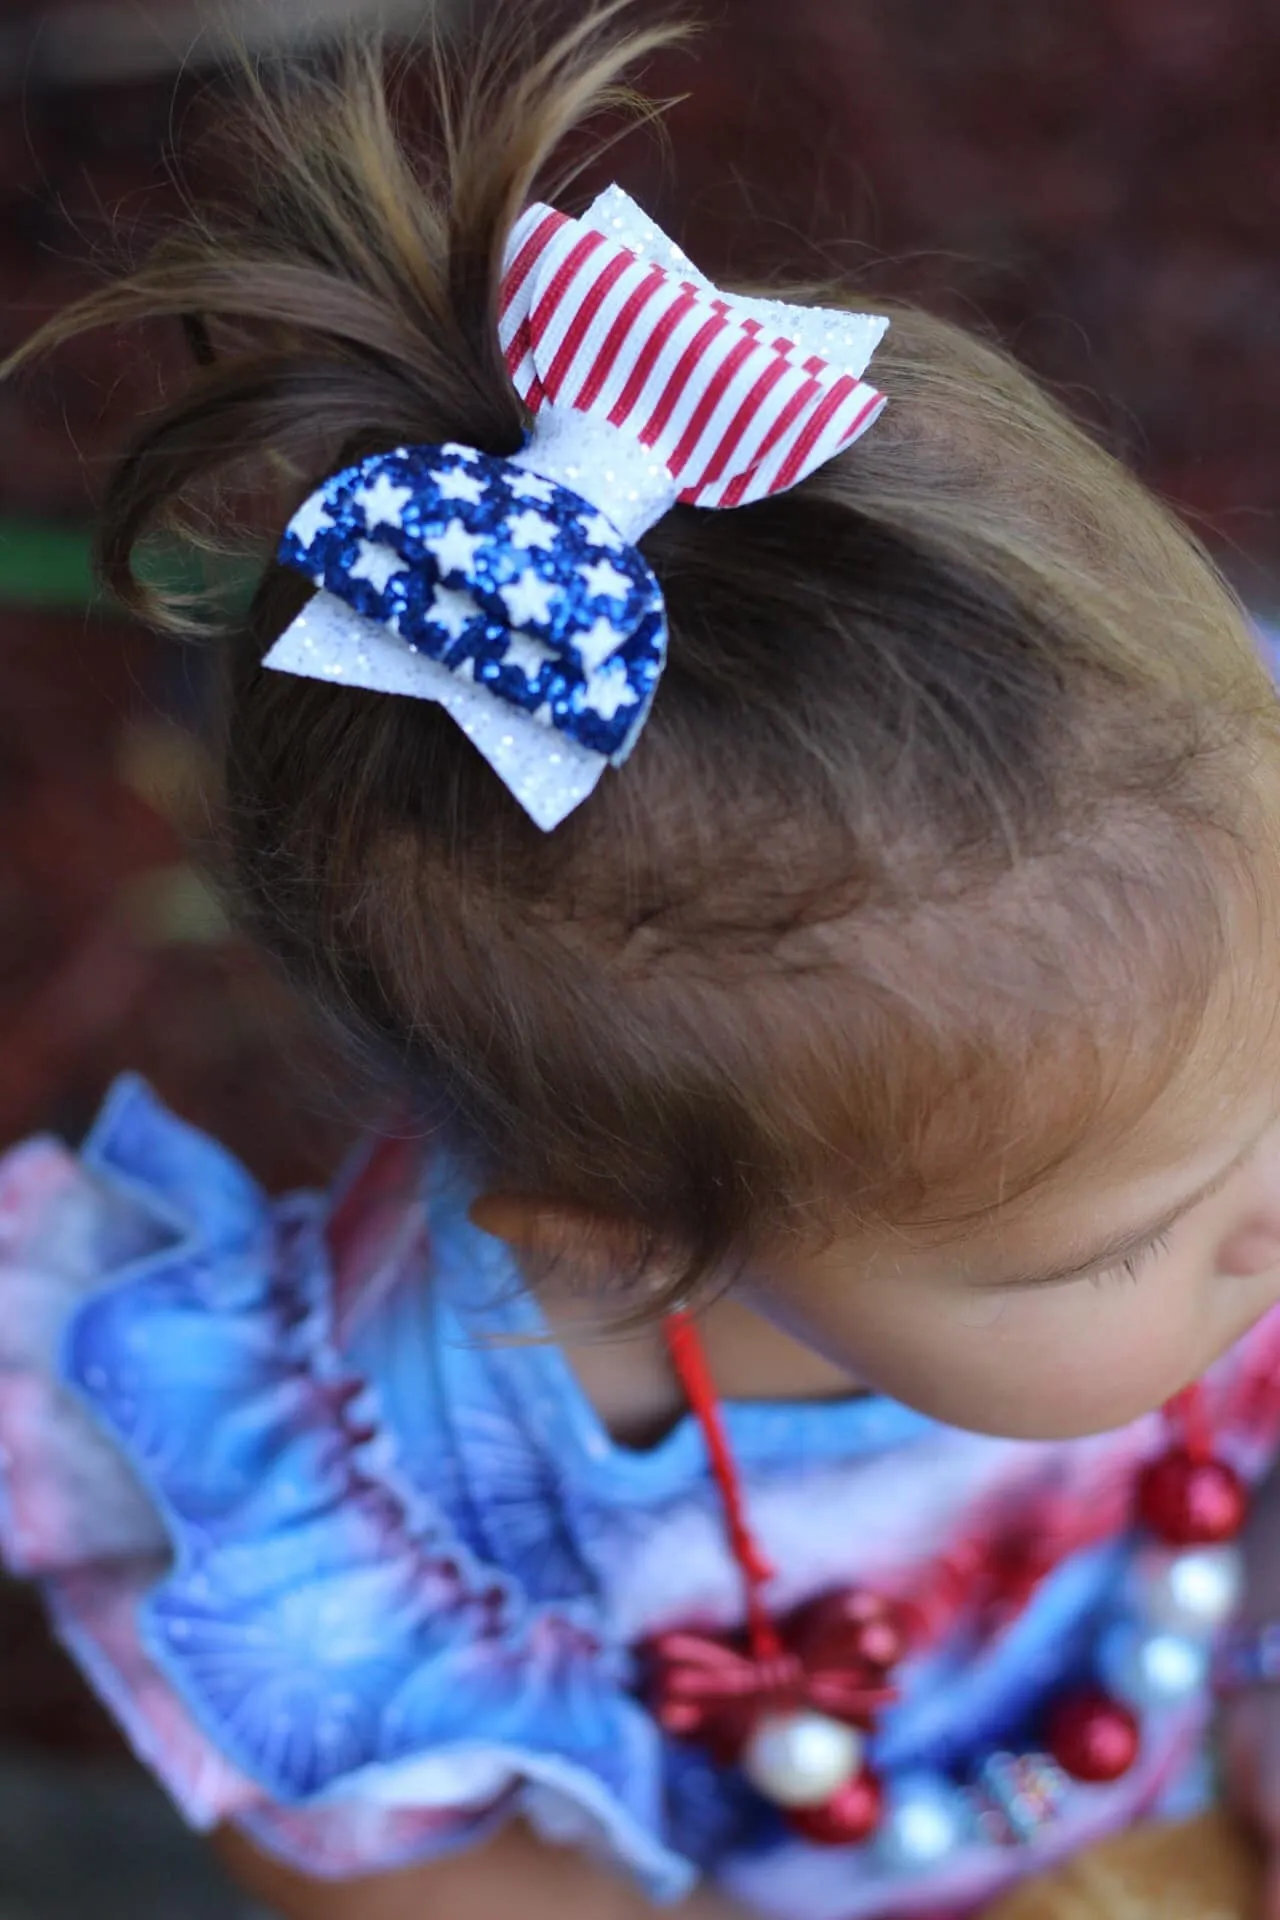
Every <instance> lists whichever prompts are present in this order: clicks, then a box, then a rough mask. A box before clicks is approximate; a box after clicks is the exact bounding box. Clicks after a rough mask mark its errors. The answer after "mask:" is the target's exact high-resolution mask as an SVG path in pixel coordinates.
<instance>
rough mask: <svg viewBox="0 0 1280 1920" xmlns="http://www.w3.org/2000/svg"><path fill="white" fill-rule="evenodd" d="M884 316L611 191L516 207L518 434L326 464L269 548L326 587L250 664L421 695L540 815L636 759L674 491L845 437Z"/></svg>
mask: <svg viewBox="0 0 1280 1920" xmlns="http://www.w3.org/2000/svg"><path fill="white" fill-rule="evenodd" d="M887 325H888V322H887V321H886V320H882V319H877V318H875V317H873V316H871V315H869V314H859V313H844V312H840V311H835V310H828V309H824V308H819V307H798V306H788V305H785V304H783V303H782V302H781V301H774V300H758V299H748V298H741V297H739V296H737V295H732V294H722V293H720V292H718V291H717V290H716V288H715V287H714V286H712V284H711V283H710V281H708V280H707V279H706V278H705V277H704V276H703V275H702V274H700V273H699V272H698V271H697V269H696V268H695V267H694V266H692V264H691V263H690V262H689V261H688V260H687V259H686V258H685V256H684V254H683V253H681V252H680V250H679V248H678V247H676V246H675V245H674V244H673V243H672V242H671V241H670V240H668V239H667V237H666V236H665V234H663V233H662V232H661V231H660V230H659V229H658V228H657V227H656V226H654V224H653V223H652V221H650V220H649V219H648V218H647V217H646V216H645V214H644V213H642V212H641V210H640V208H639V207H637V206H636V205H635V203H634V202H633V201H632V200H630V199H629V198H628V197H627V195H626V194H625V193H623V192H622V191H621V190H620V189H619V188H617V187H610V188H608V189H607V191H606V192H604V193H602V194H601V195H600V196H599V198H598V199H597V200H595V201H594V202H593V204H592V205H591V207H590V208H589V209H588V211H587V213H586V214H585V215H584V217H583V218H582V219H581V220H572V219H569V218H567V217H566V216H565V215H564V214H561V213H557V212H555V211H554V209H552V208H550V207H545V206H532V207H530V208H528V210H527V211H526V212H525V213H524V215H523V216H522V217H521V219H520V220H519V222H518V223H517V225H516V227H515V229H514V231H513V233H512V235H511V239H510V243H509V245H508V248H507V254H506V261H505V267H504V274H503V281H502V290H501V319H500V337H501V343H502V347H503V351H504V353H505V355H506V361H507V366H508V368H509V370H510V373H511V378H512V380H513V382H514V384H515V387H516V391H517V392H518V394H519V395H520V398H521V400H522V401H523V402H524V404H525V405H526V407H527V408H528V409H529V412H530V413H531V414H532V416H533V425H532V429H531V432H530V435H529V439H528V443H527V444H526V446H525V447H524V448H523V449H522V450H521V451H520V452H519V453H517V454H514V455H512V456H511V457H510V458H509V459H499V458H496V457H495V456H493V455H491V454H484V453H479V452H477V451H476V449H475V448H473V447H463V446H455V445H444V446H414V447H397V448H395V449H394V451H392V452H390V453H381V454H375V455H373V456H372V457H371V458H369V459H367V460H362V461H361V462H360V463H359V464H358V465H357V466H353V467H348V468H347V469H345V470H344V471H343V472H341V473H338V474H335V475H334V476H333V477H332V478H331V479H329V480H327V481H326V482H325V484H324V485H323V486H322V487H321V488H319V490H318V491H317V492H315V493H313V494H312V495H311V496H310V498H309V499H307V500H306V501H304V503H303V505H302V506H301V507H300V508H299V509H298V511H297V513H295V514H294V516H293V518H292V520H291V521H290V522H289V525H288V527H287V529H286V531H285V534H284V537H283V540H282V541H281V544H280V559H281V560H282V561H283V562H284V563H285V564H286V565H288V566H291V567H294V568H296V569H298V570H299V571H300V572H302V573H304V574H305V575H306V576H307V577H308V579H310V580H312V581H314V582H315V584H316V586H317V587H318V588H319V591H318V592H317V593H316V594H315V595H313V597H312V599H311V600H310V601H309V602H308V604H307V606H306V607H305V608H304V609H303V611H302V613H301V614H300V615H299V616H298V618H297V619H296V620H294V622H293V623H292V625H291V626H289V627H288V628H286V630H285V631H284V633H282V634H281V636H280V638H279V639H278V640H277V641H276V643H275V645H274V646H273V647H272V648H271V650H270V652H269V653H268V654H267V655H266V659H265V663H264V664H265V665H267V666H269V667H273V668H275V669H277V670H278V671H280V672H282V673H293V674H300V675H302V676H304V677H305V678H308V679H315V680H326V681H330V682H334V683H337V684H342V685H346V686H354V687H365V688H369V689H372V690H373V691H374V692H379V693H398V694H404V695H407V696H409V697H410V698H413V699H419V700H431V701H435V702H436V703H437V704H439V705H440V706H442V707H444V708H445V709H446V710H447V711H448V712H449V713H450V714H451V715H452V716H453V718H454V719H455V720H456V721H457V722H458V724H459V725H460V726H461V727H462V729H463V731H464V732H465V733H466V734H467V735H468V737H469V738H470V739H471V740H472V741H473V742H474V744H475V745H476V747H477V748H478V749H479V751H480V752H481V753H482V754H483V755H484V756H485V758H486V759H487V760H488V762H489V764H490V765H491V766H492V767H493V769H494V771H495V772H496V773H497V774H498V775H499V777H500V778H501V779H502V780H503V781H504V783H505V784H506V786H507V787H508V788H509V789H510V791H511V792H512V793H513V794H514V795H515V797H516V799H517V800H518V801H519V802H520V804H521V805H522V806H523V807H524V809H525V811H526V812H527V813H528V814H529V815H530V817H531V818H532V819H533V820H534V821H536V823H537V824H538V826H539V827H541V828H543V829H544V831H546V830H550V829H551V828H552V827H555V826H557V825H558V824H559V823H560V821H562V820H563V819H564V818H565V817H566V816H567V815H568V814H569V813H571V812H572V811H573V809H574V808H575V807H577V806H578V805H580V803H581V802H582V801H583V800H585V799H586V797H587V795H588V794H589V793H590V792H591V791H592V790H593V788H594V787H595V785H596V783H597V781H598V780H599V778H600V776H601V774H602V772H603V771H604V769H605V767H606V766H620V765H621V763H622V762H623V761H624V760H625V759H626V757H627V755H628V754H629V753H630V751H631V749H632V747H633V746H634V745H635V743H636V740H637V738H638V737H639V734H640V732H641V729H642V728H643V726H644V723H645V719H646V717H647V715H648V712H649V708H650V706H651V705H652V702H653V696H654V693H655V691H656V688H657V684H658V680H659V678H660V677H661V674H662V669H663V666H664V663H665V660H666V653H667V627H666V617H665V612H664V608H663V600H662V590H661V588H660V587H659V585H658V582H657V580H656V579H655V577H654V574H653V571H652V569H651V568H650V567H649V565H648V563H647V561H646V560H645V559H644V557H643V555H642V554H641V553H640V551H639V548H638V546H637V545H636V542H637V541H638V540H639V539H640V538H641V536H642V535H643V534H644V533H645V532H647V530H648V529H649V528H650V527H652V526H654V525H655V524H656V523H657V522H658V521H659V520H660V519H661V518H662V516H663V515H664V514H665V513H667V512H668V511H669V510H670V508H671V507H672V506H674V505H675V503H676V502H677V501H682V502H684V503H685V504H686V505H690V506H697V507H737V506H745V505H747V504H749V503H750V502H752V501H756V500H763V499H765V498H766V497H767V496H768V495H770V494H774V493H781V492H783V491H785V490H786V489H787V488H788V487H791V486H794V485H795V483H796V482H797V481H799V480H802V479H803V478H804V477H805V475H806V474H809V473H812V472H813V471H814V469H815V468H817V467H819V466H821V465H822V464H823V463H824V462H825V461H827V460H830V459H831V458H832V457H833V455H835V454H837V453H839V452H840V451H841V450H842V449H843V448H845V447H847V446H849V445H850V444H851V443H852V442H853V441H854V440H856V439H857V438H858V436H859V434H861V433H863V432H864V431H865V430H866V428H867V427H869V426H870V425H871V423H872V421H873V420H874V419H875V418H876V416H877V415H878V414H879V412H880V410H881V408H882V407H883V405H884V400H883V398H882V396H881V395H880V394H878V393H877V392H876V391H875V390H874V389H873V388H871V387H869V386H866V385H864V384H863V382H862V375H863V373H864V371H865V369H866V366H867V363H868V361H869V360H870V358H871V355H872V353H873V352H874V351H875V348H876V347H877V345H878V344H879V342H880V340H881V338H882V337H883V335H884V332H885V329H886V327H887Z"/></svg>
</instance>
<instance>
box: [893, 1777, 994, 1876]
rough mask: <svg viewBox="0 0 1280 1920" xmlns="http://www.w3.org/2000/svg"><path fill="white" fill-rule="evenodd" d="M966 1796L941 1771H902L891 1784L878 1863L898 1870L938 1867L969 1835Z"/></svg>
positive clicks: (970, 1814) (970, 1821)
mask: <svg viewBox="0 0 1280 1920" xmlns="http://www.w3.org/2000/svg"><path fill="white" fill-rule="evenodd" d="M972 1830H973V1810H972V1808H971V1806H970V1804H969V1801H968V1799H967V1797H966V1796H965V1794H964V1793H963V1792H962V1791H961V1789H960V1788H959V1787H956V1786H953V1785H952V1783H951V1782H950V1781H949V1780H945V1779H943V1778H942V1777H941V1775H939V1774H932V1773H917V1774H904V1775H901V1776H899V1778H898V1779H897V1780H896V1781H894V1782H893V1784H892V1786H891V1787H890V1789H889V1797H888V1801H887V1804H886V1806H885V1810H884V1816H883V1818H882V1820H881V1823H880V1831H879V1833H878V1834H877V1836H876V1855H877V1858H878V1859H879V1861H880V1864H881V1865H882V1866H884V1867H885V1868H887V1869H888V1870H890V1871H892V1872H895V1873H902V1874H907V1873H920V1872H922V1871H924V1870H925V1869H927V1868H929V1867H935V1866H937V1865H938V1864H939V1863H940V1862H941V1861H943V1860H945V1859H946V1857H947V1855H948V1854H951V1853H954V1852H955V1851H956V1849H957V1848H958V1847H961V1846H963V1845H964V1842H965V1841H966V1840H967V1839H968V1838H969V1837H970V1836H971V1833H972Z"/></svg>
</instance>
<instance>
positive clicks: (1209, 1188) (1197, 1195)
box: [978, 1139, 1258, 1293]
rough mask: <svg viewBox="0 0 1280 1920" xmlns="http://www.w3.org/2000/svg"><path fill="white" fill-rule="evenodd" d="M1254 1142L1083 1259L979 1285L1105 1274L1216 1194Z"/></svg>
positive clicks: (1009, 1288) (1056, 1283)
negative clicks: (1151, 1215)
mask: <svg viewBox="0 0 1280 1920" xmlns="http://www.w3.org/2000/svg"><path fill="white" fill-rule="evenodd" d="M1257 1144H1258V1143H1257V1140H1256V1139H1255V1140H1250V1141H1249V1143H1248V1145H1247V1146H1246V1147H1244V1148H1243V1149H1242V1150H1241V1151H1240V1152H1239V1153H1238V1154H1237V1155H1236V1156H1235V1158H1234V1160H1232V1161H1230V1162H1229V1163H1228V1164H1227V1165H1226V1166H1225V1167H1223V1168H1221V1169H1220V1170H1219V1171H1218V1172H1217V1173H1215V1174H1213V1175H1212V1176H1211V1178H1210V1179H1208V1180H1206V1181H1205V1182H1204V1184H1203V1185H1202V1186H1199V1187H1197V1188H1196V1190H1195V1192H1194V1193H1189V1194H1187V1196H1186V1198H1185V1199H1183V1200H1179V1202H1178V1204H1177V1205H1176V1206H1175V1207H1171V1208H1170V1209H1169V1211H1168V1212H1167V1213H1164V1214H1162V1215H1161V1216H1160V1218H1159V1219H1158V1220H1149V1221H1147V1222H1146V1223H1145V1225H1143V1226H1141V1227H1136V1228H1133V1229H1131V1230H1130V1231H1127V1232H1125V1233H1120V1234H1115V1235H1113V1236H1112V1238H1111V1239H1110V1240H1105V1241H1103V1243H1102V1245H1101V1246H1098V1247H1095V1248H1094V1249H1093V1252H1092V1253H1090V1254H1087V1255H1085V1256H1084V1258H1083V1259H1079V1260H1072V1261H1070V1262H1069V1263H1068V1264H1066V1265H1064V1266H1061V1267H1051V1268H1049V1269H1048V1270H1047V1271H1045V1272H1043V1273H1019V1274H1013V1275H1011V1276H1008V1277H1006V1278H1005V1279H1003V1280H982V1281H979V1282H978V1285H979V1286H980V1287H981V1288H982V1290H983V1291H984V1292H986V1293H1022V1292H1026V1291H1028V1290H1030V1289H1031V1288H1034V1287H1062V1286H1066V1285H1067V1284H1068V1283H1069V1282H1070V1281H1072V1280H1086V1279H1088V1278H1089V1277H1090V1275H1092V1274H1097V1273H1105V1272H1106V1271H1107V1270H1108V1268H1110V1267H1118V1266H1119V1265H1120V1264H1121V1262H1122V1261H1123V1260H1125V1259H1127V1258H1129V1257H1130V1256H1131V1255H1133V1254H1135V1253H1141V1252H1142V1251H1143V1249H1144V1248H1145V1247H1149V1246H1150V1245H1151V1242H1152V1241H1153V1240H1159V1239H1160V1238H1161V1237H1162V1235H1164V1234H1166V1233H1169V1232H1171V1231H1172V1230H1173V1228H1174V1227H1176V1226H1177V1224H1178V1222H1179V1220H1181V1219H1182V1218H1183V1216H1184V1215H1185V1214H1188V1213H1190V1212H1191V1210H1192V1209H1193V1208H1194V1207H1198V1206H1199V1205H1200V1202H1201V1201H1202V1200H1207V1199H1208V1198H1209V1197H1210V1195H1211V1194H1214V1193H1217V1192H1218V1190H1219V1188H1220V1187H1224V1186H1225V1185H1226V1184H1227V1181H1228V1180H1229V1179H1230V1178H1231V1176H1232V1174H1233V1173H1235V1172H1236V1171H1237V1169H1238V1168H1239V1167H1241V1166H1242V1165H1243V1164H1244V1162H1245V1161H1246V1160H1247V1159H1248V1158H1249V1155H1250V1154H1251V1153H1252V1152H1253V1150H1254V1148H1255V1147H1256V1145H1257Z"/></svg>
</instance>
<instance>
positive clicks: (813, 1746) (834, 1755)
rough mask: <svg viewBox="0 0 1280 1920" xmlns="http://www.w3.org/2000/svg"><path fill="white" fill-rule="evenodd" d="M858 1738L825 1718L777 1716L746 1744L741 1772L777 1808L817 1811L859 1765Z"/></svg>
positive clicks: (850, 1729) (860, 1745) (839, 1723)
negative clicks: (805, 1808) (815, 1808)
mask: <svg viewBox="0 0 1280 1920" xmlns="http://www.w3.org/2000/svg"><path fill="white" fill-rule="evenodd" d="M862 1748H863V1743H862V1736H861V1735H860V1734H859V1733H857V1732H856V1731H855V1729H854V1728H853V1727H846V1726H845V1725H844V1723H843V1722H842V1721H840V1720H832V1719H829V1718H828V1716H827V1715H826V1714H825V1713H775V1714H770V1715H769V1716H768V1717H767V1718H766V1719H764V1720H762V1721H761V1722H760V1724H759V1725H758V1726H757V1727H756V1729H755V1731H754V1732H753V1733H752V1735H751V1738H750V1739H749V1740H748V1741H747V1744H746V1747H745V1749H744V1751H743V1755H742V1771H743V1772H744V1773H745V1774H746V1776H747V1778H748V1780H750V1782H751V1784H752V1786H753V1787H755V1788H756V1789H757V1790H758V1791H759V1792H760V1793H762V1794H763V1795H764V1796H765V1798H766V1800H772V1801H774V1802H775V1803H776V1805H778V1806H780V1807H820V1806H822V1805H823V1804H824V1803H825V1802H826V1801H828V1800H829V1799H830V1798H831V1796H832V1794H833V1793H836V1792H837V1791H838V1790H839V1789H840V1788H841V1787H842V1786H844V1784H845V1782H846V1781H848V1780H852V1779H853V1776H854V1775H855V1774H856V1773H857V1772H858V1770H859V1768H860V1767H861V1765H862Z"/></svg>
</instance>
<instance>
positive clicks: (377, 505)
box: [355, 473, 413, 527]
mask: <svg viewBox="0 0 1280 1920" xmlns="http://www.w3.org/2000/svg"><path fill="white" fill-rule="evenodd" d="M355 498H356V504H357V505H358V506H359V508H360V509H361V511H362V513H363V514H364V520H365V525H366V526H367V527H381V526H388V527H398V526H400V525H401V524H402V522H403V520H404V510H405V508H406V507H407V506H408V504H409V502H410V501H411V500H412V498H413V488H412V487H398V486H397V485H396V484H395V481H394V480H393V479H392V478H391V476H390V474H386V473H380V474H379V475H378V477H377V479H376V480H375V481H374V482H373V485H372V486H369V487H358V488H357V489H356V495H355Z"/></svg>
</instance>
